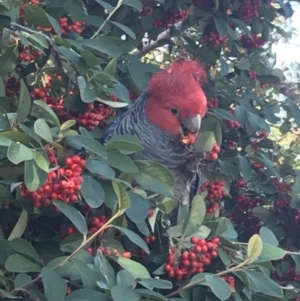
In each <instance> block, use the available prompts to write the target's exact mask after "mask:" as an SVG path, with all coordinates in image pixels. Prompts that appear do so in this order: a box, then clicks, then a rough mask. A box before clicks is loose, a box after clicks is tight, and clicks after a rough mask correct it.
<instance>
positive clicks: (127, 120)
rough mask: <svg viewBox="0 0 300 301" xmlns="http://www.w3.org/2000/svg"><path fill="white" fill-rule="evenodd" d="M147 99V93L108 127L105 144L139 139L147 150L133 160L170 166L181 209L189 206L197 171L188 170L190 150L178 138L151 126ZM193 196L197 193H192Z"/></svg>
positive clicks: (104, 139)
mask: <svg viewBox="0 0 300 301" xmlns="http://www.w3.org/2000/svg"><path fill="white" fill-rule="evenodd" d="M148 99H149V97H148V95H147V92H146V91H145V92H144V93H143V94H142V95H141V96H140V97H139V98H138V99H137V100H136V101H135V103H134V104H133V105H132V106H131V107H130V109H129V110H127V111H126V112H125V113H124V114H123V115H121V116H120V117H118V118H116V119H115V120H114V121H112V122H111V123H109V124H108V125H107V127H106V129H105V133H104V137H103V142H104V144H106V143H107V142H108V141H109V140H110V139H111V138H112V137H113V136H114V135H133V136H136V137H137V138H138V139H139V140H140V141H141V143H142V145H143V147H144V149H143V150H142V151H141V152H138V153H136V154H134V155H132V157H133V159H147V160H153V161H156V162H159V163H161V164H163V165H165V166H167V167H168V168H169V169H170V170H171V172H172V173H173V176H174V178H175V190H174V196H175V197H176V198H177V199H179V200H181V204H182V205H188V204H189V202H190V198H191V188H192V185H193V183H195V180H196V178H197V174H196V172H195V170H192V169H190V168H189V169H188V168H187V164H186V159H187V157H188V156H189V150H187V148H186V147H185V146H183V145H182V144H181V143H180V141H179V137H178V136H174V135H171V134H168V133H167V132H165V131H162V130H161V129H160V128H159V127H158V126H157V125H155V124H153V123H150V122H148V120H147V118H146V113H145V111H146V104H147V101H148ZM192 190H193V189H192ZM192 194H195V192H194V191H192Z"/></svg>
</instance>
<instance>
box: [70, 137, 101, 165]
mask: <svg viewBox="0 0 300 301" xmlns="http://www.w3.org/2000/svg"><path fill="white" fill-rule="evenodd" d="M65 139H66V141H70V142H71V143H75V144H77V145H78V146H79V147H82V148H85V149H86V150H88V151H90V152H92V153H94V154H95V155H98V156H99V157H101V158H103V159H106V158H107V153H106V150H105V148H104V146H103V145H102V144H101V143H99V142H98V141H96V140H95V139H93V138H90V137H87V136H82V135H78V136H68V137H66V138H65Z"/></svg>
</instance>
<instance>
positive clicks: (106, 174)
mask: <svg viewBox="0 0 300 301" xmlns="http://www.w3.org/2000/svg"><path fill="white" fill-rule="evenodd" d="M85 167H86V169H87V170H88V171H89V172H91V173H94V174H96V175H99V176H101V177H103V178H105V179H108V180H113V179H114V178H115V177H116V173H115V171H114V170H113V169H112V168H111V167H109V166H108V165H107V164H105V163H104V162H102V161H99V160H95V159H91V160H87V161H86V164H85Z"/></svg>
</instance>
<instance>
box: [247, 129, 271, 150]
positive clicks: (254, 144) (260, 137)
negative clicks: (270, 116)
mask: <svg viewBox="0 0 300 301" xmlns="http://www.w3.org/2000/svg"><path fill="white" fill-rule="evenodd" d="M268 136H269V133H268V132H266V131H260V132H257V133H255V135H254V137H253V138H251V139H250V143H251V146H252V148H253V149H255V150H258V149H259V146H258V143H259V142H260V141H261V140H263V139H265V138H268Z"/></svg>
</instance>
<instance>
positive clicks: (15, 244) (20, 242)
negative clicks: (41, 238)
mask: <svg viewBox="0 0 300 301" xmlns="http://www.w3.org/2000/svg"><path fill="white" fill-rule="evenodd" d="M10 246H11V247H12V248H13V249H14V250H16V251H17V252H18V253H21V254H24V255H27V256H28V257H31V258H33V259H34V260H36V261H39V260H40V256H39V254H38V253H37V252H36V250H35V249H34V247H33V246H32V245H31V244H30V243H29V242H28V241H26V240H25V239H23V238H15V239H13V240H12V241H11V242H10Z"/></svg>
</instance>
